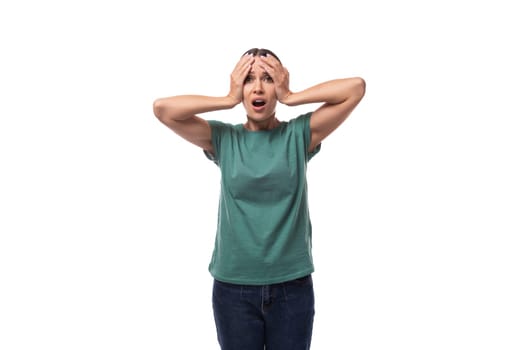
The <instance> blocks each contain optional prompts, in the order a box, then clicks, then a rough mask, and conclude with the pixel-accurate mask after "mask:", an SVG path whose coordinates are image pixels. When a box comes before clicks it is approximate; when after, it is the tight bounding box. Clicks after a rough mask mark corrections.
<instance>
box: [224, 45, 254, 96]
mask: <svg viewBox="0 0 525 350" xmlns="http://www.w3.org/2000/svg"><path fill="white" fill-rule="evenodd" d="M253 62H255V57H254V56H253V55H252V54H246V55H244V56H242V57H241V59H240V60H239V62H237V65H236V66H235V68H234V69H233V72H232V73H231V74H230V92H229V93H228V96H229V97H231V98H232V99H233V100H234V102H235V104H239V103H241V101H242V94H243V86H244V80H245V79H246V77H247V76H248V73H250V70H251V68H252V64H253Z"/></svg>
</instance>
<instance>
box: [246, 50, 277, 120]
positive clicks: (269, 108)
mask: <svg viewBox="0 0 525 350" xmlns="http://www.w3.org/2000/svg"><path fill="white" fill-rule="evenodd" d="M259 60H260V58H259V57H256V58H255V62H254V64H253V66H252V69H251V70H250V73H248V76H247V77H246V79H245V81H244V87H243V105H244V108H245V109H246V113H247V115H248V117H249V118H250V119H252V120H254V121H264V120H266V119H268V118H270V117H272V116H273V115H274V114H275V107H276V105H277V95H276V94H275V86H274V83H273V79H272V77H270V75H269V74H268V73H266V71H264V70H263V69H262V68H261V67H260V66H259V64H258V63H259Z"/></svg>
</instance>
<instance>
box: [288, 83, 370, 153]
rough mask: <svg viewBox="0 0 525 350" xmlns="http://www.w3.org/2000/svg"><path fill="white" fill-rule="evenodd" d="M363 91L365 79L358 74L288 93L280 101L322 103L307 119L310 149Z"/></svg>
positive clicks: (358, 98)
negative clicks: (308, 122)
mask: <svg viewBox="0 0 525 350" xmlns="http://www.w3.org/2000/svg"><path fill="white" fill-rule="evenodd" d="M364 94H365V81H364V80H363V79H362V78H346V79H336V80H331V81H327V82H324V83H321V84H318V85H314V86H312V87H310V88H308V89H306V90H303V91H300V92H297V93H291V94H289V95H288V96H287V98H286V99H285V100H284V101H283V103H284V104H287V105H290V106H295V105H300V104H305V103H319V102H322V103H324V104H323V105H322V106H321V107H319V108H318V109H317V110H315V111H314V112H313V113H312V117H311V119H310V132H311V139H310V147H309V151H312V150H313V149H314V148H315V147H316V146H317V145H319V144H320V143H321V141H322V140H324V139H325V138H326V137H327V136H328V135H330V134H331V133H332V132H333V131H334V130H335V129H337V128H338V127H339V126H340V125H341V124H342V123H343V122H344V121H345V120H346V118H347V117H348V116H349V115H350V113H351V112H352V111H353V110H354V108H355V107H356V106H357V105H358V104H359V102H360V101H361V99H362V98H363V96H364Z"/></svg>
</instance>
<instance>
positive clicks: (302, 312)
mask: <svg viewBox="0 0 525 350" xmlns="http://www.w3.org/2000/svg"><path fill="white" fill-rule="evenodd" d="M364 93H365V82H364V80H363V79H361V78H346V79H336V80H331V81H327V82H324V83H321V84H318V85H315V86H312V87H310V88H307V89H305V90H303V91H299V92H292V91H290V88H289V74H288V71H287V69H286V68H285V67H284V66H283V65H282V64H281V62H280V60H279V58H278V57H277V56H276V55H275V54H274V53H273V52H271V51H270V50H266V49H258V48H254V49H251V50H248V51H247V52H246V53H245V54H244V55H243V56H242V57H241V59H240V60H239V62H238V63H237V65H236V66H235V68H234V69H233V72H232V73H231V75H230V91H229V93H228V94H227V95H226V96H221V97H212V96H201V95H181V96H174V97H167V98H160V99H158V100H156V101H155V102H154V113H155V116H157V118H158V119H159V120H160V121H161V122H162V123H164V124H165V125H166V126H167V127H169V128H170V129H172V130H173V131H174V132H175V133H177V134H178V135H179V136H181V137H182V138H184V139H186V140H187V141H189V142H191V143H193V144H195V145H196V146H198V147H200V148H202V149H203V150H204V153H205V154H206V156H207V157H208V158H209V159H210V160H212V161H214V162H215V164H217V165H218V166H219V168H220V170H221V194H220V201H219V214H218V216H219V217H218V224H217V232H216V240H215V248H214V251H213V255H212V258H211V262H210V265H209V270H210V273H211V274H212V276H213V277H214V285H213V311H214V317H215V324H216V327H217V337H218V341H219V343H220V345H221V349H223V350H235V349H239V350H259V349H261V350H262V349H267V350H281V349H282V350H294V349H297V350H299V349H309V348H310V341H311V336H312V326H313V318H314V292H313V283H312V278H311V273H312V272H313V271H314V267H313V261H312V254H311V225H310V216H309V209H308V198H307V181H306V168H307V162H308V161H309V160H310V159H311V158H312V157H313V156H314V155H315V154H317V153H318V152H319V150H320V147H321V141H323V140H324V139H325V138H326V137H327V136H328V135H330V134H331V133H332V132H333V131H334V130H335V129H336V128H337V127H338V126H339V125H341V123H343V121H344V120H345V119H347V117H348V116H349V115H350V113H351V112H352V110H353V109H354V108H355V107H356V106H357V104H358V103H359V102H360V101H361V99H362V98H363V96H364ZM241 102H242V103H243V105H244V108H245V110H246V121H245V122H244V123H242V124H237V125H232V124H228V123H223V122H220V121H216V120H206V119H203V118H202V117H199V116H198V115H199V114H203V113H206V112H212V111H218V110H224V109H231V108H233V107H234V106H236V105H237V104H239V103H241ZM278 102H280V103H282V104H285V105H288V106H297V105H302V104H310V103H322V105H320V107H319V108H317V109H316V110H315V111H313V112H310V113H305V114H303V115H300V116H298V117H295V118H292V119H290V120H288V121H280V120H279V119H277V117H276V113H275V111H276V106H277V103H278Z"/></svg>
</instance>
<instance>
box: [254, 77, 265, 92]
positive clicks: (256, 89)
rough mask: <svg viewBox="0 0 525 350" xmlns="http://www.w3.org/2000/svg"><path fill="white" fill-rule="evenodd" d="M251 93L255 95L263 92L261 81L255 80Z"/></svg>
mask: <svg viewBox="0 0 525 350" xmlns="http://www.w3.org/2000/svg"><path fill="white" fill-rule="evenodd" d="M253 91H254V92H255V93H262V92H263V83H262V80H261V79H256V80H255V84H254V85H253Z"/></svg>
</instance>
